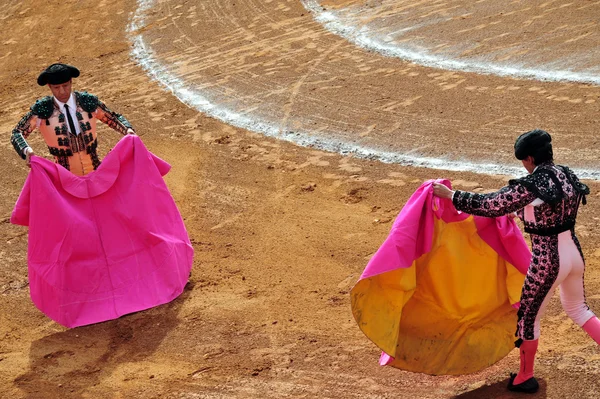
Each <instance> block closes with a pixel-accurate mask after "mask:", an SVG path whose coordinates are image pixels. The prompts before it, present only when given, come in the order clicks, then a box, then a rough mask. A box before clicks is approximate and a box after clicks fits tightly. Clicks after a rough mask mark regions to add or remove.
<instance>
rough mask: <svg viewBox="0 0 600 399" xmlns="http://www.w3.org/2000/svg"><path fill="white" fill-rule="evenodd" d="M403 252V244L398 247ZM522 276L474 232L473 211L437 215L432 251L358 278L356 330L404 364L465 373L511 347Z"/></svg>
mask: <svg viewBox="0 0 600 399" xmlns="http://www.w3.org/2000/svg"><path fill="white" fill-rule="evenodd" d="M400 250H401V249H400ZM523 281H524V275H523V274H521V273H520V272H519V271H518V270H517V269H516V268H515V267H514V266H513V265H511V264H510V263H508V262H506V261H505V260H504V259H503V258H502V257H500V256H499V255H498V254H497V253H496V252H495V251H494V250H493V249H492V248H491V247H490V246H489V245H487V244H486V243H485V242H484V241H483V240H482V239H481V238H480V237H479V235H478V234H477V228H476V226H475V222H474V220H473V217H472V216H470V217H469V218H467V219H465V220H464V221H461V222H454V223H445V222H444V221H442V220H441V219H437V218H436V220H435V224H434V236H433V241H432V248H431V251H430V252H428V253H426V254H424V255H423V256H421V257H420V258H419V259H417V260H416V261H415V262H413V264H412V266H411V267H410V268H406V269H396V270H394V271H391V272H388V273H383V274H381V275H377V276H373V277H369V278H366V279H364V280H361V281H359V282H358V283H357V284H356V286H355V287H354V288H353V289H352V293H351V296H352V311H353V314H354V317H355V319H356V321H357V322H358V324H359V327H360V328H361V330H362V331H363V332H364V333H365V334H366V335H367V337H369V339H371V340H372V341H373V342H374V343H375V344H376V345H377V346H378V347H379V348H381V349H382V350H383V351H384V352H386V353H387V354H389V355H391V356H393V357H394V358H395V359H394V361H393V363H392V364H391V365H392V366H394V367H399V368H402V369H404V370H409V371H415V372H423V373H428V374H436V375H437V374H465V373H472V372H476V371H479V370H482V369H484V368H486V367H488V366H490V365H492V364H494V363H495V362H497V361H498V360H500V359H502V358H503V357H504V356H506V355H507V354H508V352H510V350H511V349H512V348H514V340H515V337H514V332H515V330H516V322H517V314H516V310H515V309H514V308H513V307H512V306H511V304H513V303H516V302H518V301H519V298H520V293H521V286H522V285H523Z"/></svg>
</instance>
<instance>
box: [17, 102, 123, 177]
mask: <svg viewBox="0 0 600 399" xmlns="http://www.w3.org/2000/svg"><path fill="white" fill-rule="evenodd" d="M74 95H75V103H76V106H77V107H76V117H77V120H76V121H74V122H75V123H77V124H79V128H80V134H74V133H72V132H70V131H69V129H68V127H67V126H68V124H67V118H66V117H65V115H64V114H63V113H62V112H61V111H60V108H59V107H58V105H57V104H56V103H55V101H54V98H53V97H51V96H48V97H44V98H41V99H39V100H37V101H36V102H35V104H33V106H32V107H31V110H30V111H29V112H27V113H26V114H25V116H23V118H21V120H20V121H19V123H18V124H17V126H16V127H15V128H14V129H13V131H12V135H11V139H10V141H11V143H12V145H13V147H14V148H15V150H16V151H17V153H18V154H19V156H21V158H23V159H25V149H26V148H27V147H28V146H29V145H28V144H27V141H26V139H27V137H28V136H29V135H30V134H31V132H33V130H35V129H36V128H38V129H39V131H40V133H41V134H42V137H43V138H44V141H45V142H46V145H47V146H48V150H49V151H50V154H51V155H53V156H54V157H55V161H56V163H58V164H60V165H62V166H64V167H65V168H66V169H68V170H70V171H71V172H73V173H74V174H76V175H79V176H83V175H86V174H88V173H89V172H91V171H93V170H96V169H97V168H98V166H100V159H99V158H98V153H97V147H98V141H97V136H96V120H97V119H99V120H100V121H101V122H103V123H105V124H107V125H108V126H109V127H111V128H112V129H114V130H116V131H117V132H119V133H121V134H123V135H125V134H126V133H127V129H129V128H132V126H131V124H130V123H129V122H128V121H127V119H125V117H124V116H122V115H120V114H117V113H115V112H113V111H111V110H110V109H108V107H107V106H106V105H105V104H104V103H103V102H102V101H100V100H99V99H98V97H96V96H94V95H92V94H89V93H87V92H74Z"/></svg>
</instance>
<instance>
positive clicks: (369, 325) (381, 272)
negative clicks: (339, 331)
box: [351, 180, 531, 374]
mask: <svg viewBox="0 0 600 399" xmlns="http://www.w3.org/2000/svg"><path fill="white" fill-rule="evenodd" d="M438 182H440V183H443V184H445V185H446V186H448V187H450V182H449V181H448V180H439V181H438ZM432 184H433V180H430V181H427V182H425V183H424V184H423V185H421V186H420V187H419V188H418V189H417V190H416V191H415V193H414V194H413V195H412V196H411V198H410V199H409V200H408V202H407V203H406V205H405V206H404V208H403V209H402V211H401V212H400V214H399V215H398V217H397V219H396V220H395V222H394V224H393V226H392V229H391V232H390V234H389V236H388V237H387V239H386V240H385V242H384V243H383V244H382V245H381V247H380V248H379V250H378V251H377V252H376V253H375V254H374V255H373V257H372V258H371V260H370V261H369V263H368V264H367V266H366V268H365V270H364V272H363V274H362V275H361V277H360V279H359V281H358V282H357V284H356V285H355V287H354V288H353V289H352V293H351V297H352V311H353V314H354V316H355V319H356V321H357V323H358V324H359V327H360V328H361V330H363V332H364V333H365V334H366V335H367V337H368V338H370V339H371V340H372V341H373V342H374V343H375V344H376V345H377V346H379V348H381V349H382V350H383V351H384V353H383V354H382V357H381V359H380V363H381V364H382V365H388V364H389V365H393V366H396V367H400V368H404V369H407V370H410V371H418V372H425V373H429V374H463V373H467V372H473V371H476V370H477V369H481V368H482V367H483V366H485V365H489V364H490V363H491V362H493V361H497V360H499V358H502V357H504V356H505V355H506V353H508V350H510V348H512V347H513V346H512V331H509V329H511V330H512V329H513V328H514V323H516V311H514V309H513V310H512V311H511V307H510V303H518V300H519V294H520V285H521V284H522V282H523V278H524V276H523V275H524V274H526V272H527V269H528V267H529V262H530V259H531V252H530V251H529V248H528V247H527V244H526V243H525V240H524V239H523V235H522V233H521V231H520V230H519V228H518V226H517V225H516V223H515V222H514V221H513V220H512V219H511V218H509V217H507V216H504V217H500V218H485V217H479V216H471V215H468V214H465V213H460V212H457V211H456V209H455V208H454V206H453V205H452V202H451V201H450V200H441V199H439V198H436V197H434V196H433V190H432ZM471 217H472V218H473V219H472V221H473V223H474V224H475V227H474V229H475V231H476V234H477V235H478V236H479V237H480V239H481V240H482V241H483V242H485V244H487V245H488V246H489V247H491V249H492V250H493V251H492V252H495V256H496V257H498V258H499V259H503V262H504V261H505V262H507V263H508V265H507V266H506V267H505V266H500V265H499V267H501V268H502V269H503V270H504V271H499V272H498V273H496V269H495V266H493V265H494V264H495V261H494V260H493V259H491V260H490V263H491V264H492V267H491V269H490V272H491V273H492V274H491V275H490V278H493V279H496V278H497V277H496V276H503V275H504V276H506V273H508V275H509V277H508V280H511V281H510V282H508V283H505V282H502V281H500V282H499V283H498V286H497V287H498V289H502V287H503V286H504V287H505V289H507V291H508V292H509V294H508V295H507V293H506V292H503V293H499V294H498V295H497V298H495V297H496V295H494V294H493V295H491V297H492V298H493V300H496V301H497V302H488V303H486V304H485V305H484V306H482V307H480V308H478V309H477V310H476V314H471V315H468V314H462V315H460V314H459V313H457V312H455V313H452V312H451V313H450V314H448V320H450V321H452V320H454V319H457V318H458V319H460V318H462V319H463V320H476V319H479V320H483V321H482V323H484V324H479V325H478V326H477V327H473V326H468V327H464V328H465V329H468V328H471V329H472V330H477V332H474V333H473V334H475V335H477V334H481V331H482V330H490V329H494V328H497V329H498V330H500V329H502V330H506V331H502V333H499V335H501V339H502V340H503V341H506V342H503V343H502V344H499V345H498V346H503V349H502V350H498V349H497V348H494V345H493V343H491V344H490V345H489V347H486V348H484V349H482V351H484V352H485V351H488V353H482V354H481V355H480V356H479V358H478V359H476V360H477V361H480V362H481V364H475V363H476V362H475V359H470V361H471V360H473V362H472V363H473V364H461V363H464V362H463V360H461V356H460V354H458V355H457V354H456V353H454V354H452V352H453V351H454V352H455V351H456V348H457V347H459V344H458V343H457V341H454V340H455V339H456V340H465V339H467V338H468V337H467V336H468V334H470V332H465V331H462V330H461V331H460V332H458V330H456V331H457V335H456V336H455V337H452V333H451V332H436V331H435V329H433V330H430V332H431V333H432V336H442V335H443V336H444V337H445V338H444V339H446V341H447V344H446V343H439V345H438V344H436V345H433V346H432V347H431V348H434V349H433V350H434V352H436V353H432V354H430V355H428V354H425V353H423V352H424V351H426V350H427V349H426V348H422V349H421V350H420V349H419V348H408V349H407V350H408V352H404V350H405V349H402V348H403V347H404V348H406V345H412V344H409V343H406V342H420V341H419V338H415V337H409V336H406V334H407V333H406V332H405V333H403V332H402V331H400V330H401V329H404V330H406V331H408V333H409V334H410V330H411V328H412V329H414V326H413V325H410V324H408V325H407V324H406V323H411V322H408V321H402V320H404V319H406V320H419V319H421V320H426V319H427V316H428V315H427V316H426V315H424V314H421V316H419V315H418V314H417V315H416V316H415V315H414V314H413V315H408V314H407V315H406V316H405V315H404V313H405V311H406V308H407V306H408V311H412V309H415V306H413V305H411V302H410V301H411V300H414V299H412V298H415V296H413V294H415V292H416V293H417V294H418V293H419V284H420V283H419V276H420V275H421V274H424V272H420V271H419V270H425V269H423V268H428V267H432V268H433V267H435V268H439V267H442V268H444V266H443V263H442V264H435V265H433V264H432V265H430V264H428V263H427V262H429V261H428V260H427V259H429V258H431V256H432V255H430V254H429V253H430V251H432V246H433V245H434V239H435V240H436V241H435V246H436V247H435V248H434V250H435V251H440V249H439V248H440V247H439V246H440V245H444V244H443V243H440V242H439V239H438V238H436V237H435V231H436V223H442V225H445V224H454V223H457V222H458V223H460V222H464V223H468V220H467V219H468V218H471ZM436 221H439V222H436ZM464 223H463V225H464ZM457 231H458V232H460V231H467V230H457ZM465 240H466V241H470V240H471V239H470V238H469V237H465V239H464V240H463V241H465ZM473 248H477V244H476V243H475V245H474V247H473ZM444 250H445V251H446V253H448V255H447V256H449V257H450V258H448V267H449V268H450V267H451V264H454V265H453V266H452V267H455V269H454V271H452V272H449V273H456V270H464V271H462V273H469V270H472V268H477V267H479V266H478V265H477V264H470V262H469V261H467V259H469V254H466V253H461V252H458V253H456V252H453V250H452V248H450V249H448V248H446V249H444ZM462 250H464V248H463V249H462ZM475 251H476V252H477V251H478V250H477V249H475ZM434 253H435V252H434ZM463 259H464V260H463ZM419 262H421V263H419ZM465 262H466V263H465ZM438 263H439V260H438ZM461 263H462V264H461ZM456 265H458V269H457V268H456ZM415 267H416V268H417V269H418V270H417V271H416V280H414V272H412V273H413V274H412V276H413V277H412V279H411V277H410V272H408V274H406V273H405V274H401V272H400V270H403V269H406V270H408V269H409V268H413V269H414V268H415ZM510 269H513V270H514V269H516V270H515V272H511V271H510ZM498 270H500V269H498ZM399 272H400V274H398V273H399ZM479 272H481V271H479ZM441 273H444V272H443V271H442V272H441ZM459 273H461V272H460V271H459ZM511 273H512V275H511ZM463 276H465V275H464V274H463ZM519 276H521V277H519ZM449 277H450V276H449ZM452 281H455V280H453V279H452V278H449V279H448V282H447V284H453V282H452ZM459 281H460V280H459ZM465 281H467V280H466V279H465ZM438 284H440V286H443V285H444V282H441V283H439V282H438ZM506 284H508V285H509V286H510V287H507V286H506ZM447 287H448V286H447ZM426 289H430V287H426ZM433 289H434V290H435V288H433ZM444 290H446V289H444ZM476 290H477V287H474V288H470V291H471V292H469V293H466V292H465V291H464V288H460V289H456V290H455V291H454V292H455V293H456V294H455V295H457V296H455V297H454V298H451V299H452V301H451V302H452V303H454V302H455V301H454V299H456V301H457V302H460V301H461V300H462V299H461V298H460V297H461V296H462V295H463V293H464V295H470V297H471V298H473V297H475V298H477V295H478V294H477V292H476ZM421 291H422V290H421ZM447 291H448V292H452V289H451V288H449V289H448V290H447ZM444 292H446V291H444ZM418 296H419V295H417V297H418ZM485 296H486V295H482V297H485ZM436 297H437V298H439V295H438V294H436V293H435V292H431V294H430V296H429V297H428V298H429V300H431V298H436ZM488 297H489V295H488ZM503 298H505V299H503ZM446 301H447V298H446ZM503 301H505V302H503ZM426 302H427V301H426ZM503 303H504V304H503ZM445 305H446V304H444V303H438V304H436V305H434V309H443V308H444V306H445ZM485 306H487V307H488V308H485ZM420 309H421V311H423V309H425V308H424V307H421V308H420ZM498 309H502V312H503V313H502V314H501V317H503V318H504V319H505V321H506V320H507V321H506V322H505V323H504V324H503V326H502V327H499V326H495V327H492V326H491V325H488V326H486V325H485V323H486V322H485V318H486V317H492V316H491V314H492V313H491V312H498ZM427 310H430V309H427ZM488 310H489V311H490V313H487V315H488V316H486V313H485V312H487V311H488ZM442 313H443V311H442ZM511 313H514V318H515V320H514V323H513V322H511V320H512V319H511V317H512V316H511ZM498 315H499V313H496V314H495V315H494V316H493V317H497V316H498ZM439 320H443V317H441V318H439V319H437V321H438V322H439ZM423 323H425V324H426V323H428V321H423ZM434 325H435V324H434ZM434 325H432V327H433V326H434ZM453 328H457V329H459V327H453ZM399 331H400V332H399ZM444 334H446V335H444ZM493 334H494V333H491V335H492V336H493ZM410 339H413V341H410ZM403 340H404V341H406V342H405V343H403ZM467 340H468V339H467ZM471 341H472V342H471V343H473V342H474V340H473V339H472V340H471ZM440 342H441V341H440ZM465 347H468V345H467V346H465ZM444 350H447V351H448V352H447V353H443V351H444ZM470 350H473V348H472V347H470ZM395 351H400V352H395ZM419 351H421V354H422V357H421V358H420V359H421V360H416V358H417V356H413V355H412V354H413V353H419ZM502 351H504V352H505V353H504V352H502ZM385 352H387V353H389V354H392V355H393V354H394V353H396V355H397V356H402V357H403V358H402V359H401V362H396V361H395V359H394V357H393V356H390V355H388V354H386V353H385ZM411 356H413V357H411ZM445 356H448V357H451V356H454V363H452V362H449V361H448V357H446V361H444V359H443V358H444V357H445ZM468 357H469V355H465V356H464V359H465V360H466V359H468ZM440 358H441V360H440ZM411 359H412V360H411ZM434 360H435V361H438V360H439V364H436V365H433V363H435V362H434ZM482 365H483V366H482Z"/></svg>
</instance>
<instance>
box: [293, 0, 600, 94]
mask: <svg viewBox="0 0 600 399" xmlns="http://www.w3.org/2000/svg"><path fill="white" fill-rule="evenodd" d="M300 2H301V3H302V5H303V6H304V8H306V9H307V10H308V11H310V12H311V13H312V14H313V16H314V19H315V20H316V21H317V22H319V23H320V24H322V25H323V26H324V27H325V28H326V29H327V30H328V31H330V32H331V33H334V34H335V35H338V36H341V37H343V38H345V39H347V40H348V41H350V42H351V43H354V44H356V45H357V46H359V47H362V48H364V49H367V50H370V51H374V52H377V53H380V54H382V55H385V56H388V57H395V58H401V59H403V60H406V61H410V62H413V63H415V64H419V65H423V66H427V67H432V68H439V69H445V70H451V71H460V72H475V73H480V74H485V75H496V76H502V77H510V78H522V79H531V80H541V81H553V82H577V83H591V84H594V85H600V76H599V75H594V74H589V73H581V72H575V71H570V70H544V69H535V68H526V67H522V66H518V65H517V66H506V65H499V64H494V63H488V62H481V61H477V60H468V59H465V60H456V59H451V58H446V57H443V56H441V55H438V54H432V53H429V52H427V51H426V50H419V51H416V50H412V49H409V48H403V47H400V46H398V45H394V44H389V43H386V42H385V40H383V39H382V38H380V37H379V36H378V35H376V34H374V33H372V31H371V30H370V29H368V28H367V27H366V26H362V27H360V28H359V27H356V26H354V25H351V24H347V23H345V22H344V20H343V18H341V17H339V16H338V14H337V13H335V12H333V11H329V10H324V9H323V7H322V6H321V5H320V4H319V2H318V1H317V0H300ZM407 29H408V28H407Z"/></svg>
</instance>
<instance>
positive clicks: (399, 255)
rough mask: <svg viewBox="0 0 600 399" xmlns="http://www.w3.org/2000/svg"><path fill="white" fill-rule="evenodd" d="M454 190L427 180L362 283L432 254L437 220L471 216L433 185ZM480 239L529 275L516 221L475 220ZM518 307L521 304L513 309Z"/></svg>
mask: <svg viewBox="0 0 600 399" xmlns="http://www.w3.org/2000/svg"><path fill="white" fill-rule="evenodd" d="M434 181H435V182H438V183H442V184H444V185H446V186H447V187H448V188H451V184H450V181H449V180H446V179H441V180H428V181H426V182H425V183H423V184H422V185H421V186H420V187H419V188H418V189H417V190H416V191H415V192H414V193H413V195H412V196H411V197H410V198H409V200H408V201H407V203H406V205H404V207H403V208H402V210H401V211H400V214H399V215H398V217H397V218H396V220H395V221H394V224H393V226H392V229H391V231H390V234H389V235H388V237H387V238H386V240H385V241H384V243H383V244H382V245H381V247H380V248H379V250H378V251H377V252H376V253H375V254H374V255H373V257H372V258H371V260H370V261H369V263H368V264H367V266H366V268H365V270H364V271H363V274H362V275H361V277H360V280H362V279H365V278H369V277H372V276H375V275H378V274H383V273H387V272H390V271H392V270H396V269H398V268H408V267H410V266H411V265H412V263H413V261H415V260H416V259H418V258H419V257H421V256H422V255H423V254H425V253H427V252H429V251H430V250H431V245H432V239H433V229H434V216H435V217H438V218H441V219H443V220H444V221H445V222H446V223H452V222H459V221H462V220H464V219H466V218H468V217H469V216H470V215H468V214H466V213H462V212H458V211H457V210H456V209H455V208H454V205H452V201H450V200H446V199H440V198H437V197H434V195H433V183H434ZM473 218H474V221H475V225H476V226H477V232H478V234H479V236H480V237H481V239H482V240H483V241H484V242H485V243H486V244H488V245H489V246H490V247H491V248H492V249H494V250H495V251H496V252H497V253H498V254H499V255H500V256H501V257H502V258H503V259H505V260H506V261H507V262H509V263H511V264H512V265H513V266H515V267H516V268H517V270H519V271H520V272H521V273H523V274H526V273H527V269H528V268H529V262H530V260H531V252H530V251H529V247H528V246H527V243H526V242H525V240H524V239H523V235H522V233H521V230H519V227H518V226H517V224H516V223H515V221H514V220H513V219H512V218H510V217H508V216H502V217H498V218H486V217H481V216H473ZM513 306H515V307H518V303H517V304H515V305H513ZM393 360H394V358H393V357H392V356H390V355H388V354H387V353H385V352H383V353H382V354H381V357H380V359H379V364H380V365H382V366H385V365H387V364H390V363H391V362H392V361H393Z"/></svg>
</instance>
